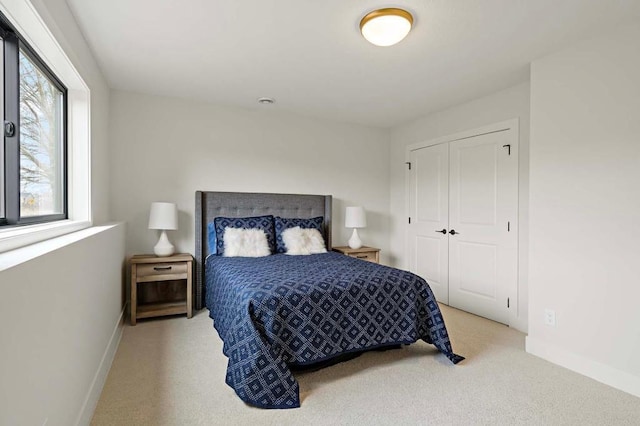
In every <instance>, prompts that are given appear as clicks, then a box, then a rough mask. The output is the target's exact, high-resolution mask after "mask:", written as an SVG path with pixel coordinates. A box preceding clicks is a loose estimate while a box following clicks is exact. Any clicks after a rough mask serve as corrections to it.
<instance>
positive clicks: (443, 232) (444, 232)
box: [436, 229, 447, 234]
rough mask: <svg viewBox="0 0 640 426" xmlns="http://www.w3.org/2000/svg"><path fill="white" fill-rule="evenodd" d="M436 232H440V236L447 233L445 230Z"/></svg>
mask: <svg viewBox="0 0 640 426" xmlns="http://www.w3.org/2000/svg"><path fill="white" fill-rule="evenodd" d="M436 232H440V233H441V234H446V233H447V230H446V229H443V230H442V231H436Z"/></svg>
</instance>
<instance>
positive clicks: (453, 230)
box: [449, 229, 459, 235]
mask: <svg viewBox="0 0 640 426" xmlns="http://www.w3.org/2000/svg"><path fill="white" fill-rule="evenodd" d="M449 233H450V234H451V235H456V234H459V232H456V230H455V229H452V230H451V231H449Z"/></svg>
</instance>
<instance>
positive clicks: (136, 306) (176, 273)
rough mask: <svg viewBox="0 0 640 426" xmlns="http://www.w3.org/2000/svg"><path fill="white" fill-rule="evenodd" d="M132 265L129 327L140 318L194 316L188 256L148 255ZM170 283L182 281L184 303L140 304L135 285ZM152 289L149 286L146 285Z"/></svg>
mask: <svg viewBox="0 0 640 426" xmlns="http://www.w3.org/2000/svg"><path fill="white" fill-rule="evenodd" d="M130 264H131V304H130V307H129V310H130V312H131V325H136V322H137V320H138V319H139V318H150V317H158V316H162V315H176V314H184V313H186V314H187V318H191V317H192V316H193V311H192V306H193V300H192V294H193V293H192V276H193V273H192V270H193V257H192V256H191V255H190V254H174V255H173V256H167V257H158V256H154V255H149V254H141V255H135V256H133V257H132V258H131V260H130ZM171 281H174V282H175V281H185V283H186V285H187V287H186V298H184V299H183V300H169V301H163V300H155V299H154V300H150V301H144V300H140V299H141V298H139V297H138V293H139V291H138V285H139V284H142V285H145V284H146V283H156V284H155V285H161V284H163V285H168V284H169V282H171ZM149 285H151V284H149Z"/></svg>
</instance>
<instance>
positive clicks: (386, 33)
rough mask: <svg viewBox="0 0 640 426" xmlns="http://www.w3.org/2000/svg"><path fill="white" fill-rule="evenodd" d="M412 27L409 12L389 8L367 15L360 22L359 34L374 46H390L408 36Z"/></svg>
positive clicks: (411, 18)
mask: <svg viewBox="0 0 640 426" xmlns="http://www.w3.org/2000/svg"><path fill="white" fill-rule="evenodd" d="M412 25H413V16H411V14H410V13H409V12H407V11H406V10H404V9H397V8H392V7H390V8H386V9H378V10H374V11H373V12H369V13H367V14H366V15H365V16H364V18H362V20H361V21H360V32H361V33H362V36H363V37H364V38H366V39H367V41H369V42H370V43H373V44H375V45H376V46H392V45H394V44H396V43H399V42H400V41H402V39H403V38H405V37H406V36H407V34H409V31H411V26H412Z"/></svg>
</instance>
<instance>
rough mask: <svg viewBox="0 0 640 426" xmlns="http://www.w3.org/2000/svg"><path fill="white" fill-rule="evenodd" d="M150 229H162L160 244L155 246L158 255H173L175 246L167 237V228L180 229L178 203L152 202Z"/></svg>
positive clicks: (154, 250) (154, 249)
mask: <svg viewBox="0 0 640 426" xmlns="http://www.w3.org/2000/svg"><path fill="white" fill-rule="evenodd" d="M149 229H159V230H161V231H162V233H161V234H160V239H159V240H158V244H156V245H155V246H154V247H153V252H154V253H155V254H156V256H171V255H172V254H173V253H174V252H175V248H174V247H173V244H171V242H170V241H169V238H168V237H167V230H175V229H178V208H177V207H176V205H175V204H174V203H162V202H155V203H151V211H150V212H149Z"/></svg>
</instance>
